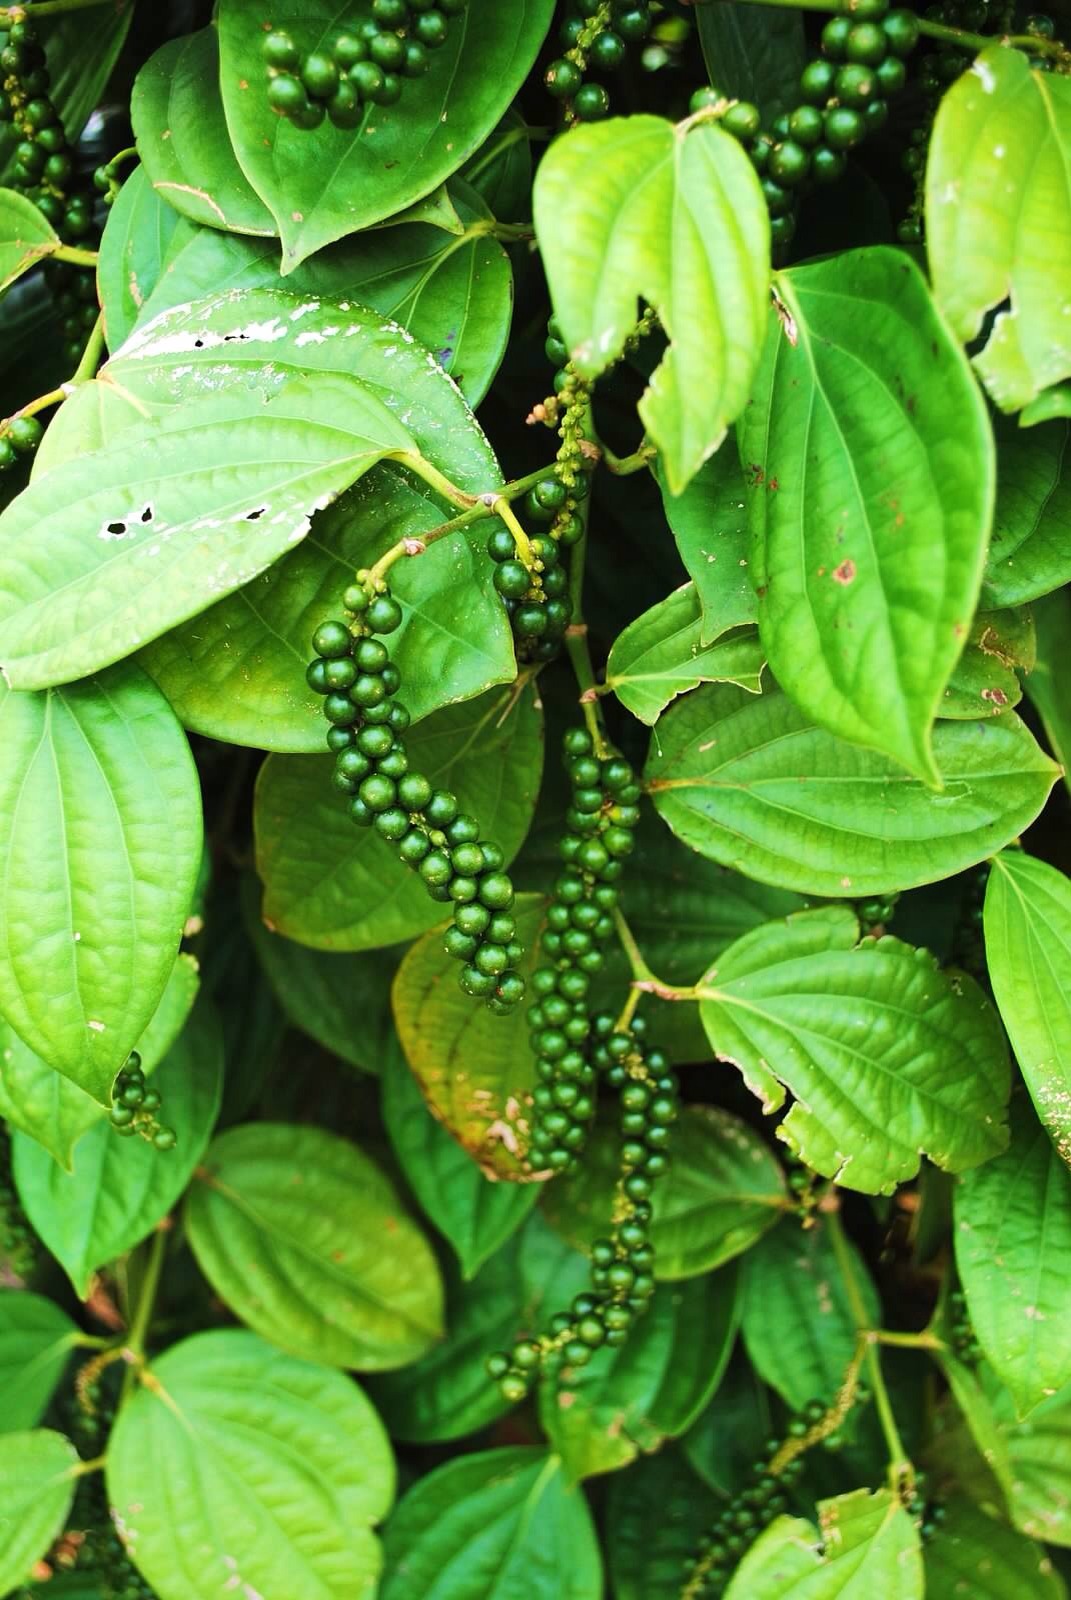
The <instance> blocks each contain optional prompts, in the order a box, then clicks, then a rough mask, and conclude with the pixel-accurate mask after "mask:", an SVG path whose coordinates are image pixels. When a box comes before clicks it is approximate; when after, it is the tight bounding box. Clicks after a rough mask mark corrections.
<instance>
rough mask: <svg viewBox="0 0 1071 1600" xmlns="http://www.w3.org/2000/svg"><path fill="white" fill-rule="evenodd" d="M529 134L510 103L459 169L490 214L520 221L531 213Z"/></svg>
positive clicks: (523, 121) (526, 125) (522, 119)
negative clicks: (480, 143)
mask: <svg viewBox="0 0 1071 1600" xmlns="http://www.w3.org/2000/svg"><path fill="white" fill-rule="evenodd" d="M531 138H532V135H531V133H530V131H529V128H528V124H527V123H526V122H525V120H524V118H523V117H522V116H521V114H520V112H519V111H517V110H515V109H514V108H513V107H512V106H511V107H510V108H509V110H508V111H507V112H506V114H505V116H504V117H503V118H502V121H501V122H500V123H499V124H498V126H497V128H493V129H492V130H491V132H490V133H489V134H488V136H487V139H486V140H485V141H484V143H483V144H482V145H481V146H480V148H479V149H478V150H476V151H474V153H473V154H472V155H471V156H470V157H469V159H468V160H467V161H466V162H465V165H464V166H463V167H462V168H461V176H462V177H463V178H464V179H465V181H466V183H470V184H471V185H472V187H473V188H474V189H475V190H476V192H477V193H478V194H479V195H480V196H481V197H482V198H483V200H484V202H485V204H486V205H487V206H488V207H489V208H490V211H491V214H492V216H495V217H498V218H500V219H502V220H505V221H512V222H520V221H523V220H527V218H529V217H530V216H531V215H532V145H531Z"/></svg>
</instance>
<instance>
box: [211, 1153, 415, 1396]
mask: <svg viewBox="0 0 1071 1600" xmlns="http://www.w3.org/2000/svg"><path fill="white" fill-rule="evenodd" d="M196 1177H197V1182H196V1183H195V1184H194V1186H193V1188H192V1189H191V1190H190V1195H189V1199H188V1202H187V1207H186V1227H187V1231H188V1234H189V1240H190V1245H191V1247H192V1249H193V1252H194V1255H195V1256H196V1257H197V1261H198V1264H199V1266H200V1268H201V1270H202V1272H203V1273H204V1274H205V1277H206V1278H207V1279H208V1281H209V1282H210V1283H211V1285H212V1287H213V1289H214V1290H215V1291H216V1293H217V1294H218V1295H219V1296H220V1297H221V1298H222V1299H223V1300H224V1301H226V1302H227V1304H228V1305H230V1306H231V1308H232V1309H233V1311H234V1312H235V1314H236V1315H237V1316H239V1317H241V1319H242V1321H243V1322H246V1323H248V1324H249V1326H250V1327H251V1328H253V1329H254V1330H255V1331H256V1332H257V1333H261V1334H263V1335H264V1337H265V1338H267V1339H271V1340H272V1341H273V1343H275V1344H278V1345H280V1346H281V1347H282V1348H283V1349H285V1350H289V1351H291V1352H292V1353H293V1354H294V1355H299V1356H305V1357H307V1358H308V1359H309V1360H310V1361H323V1362H326V1363H327V1364H328V1365H331V1366H339V1367H356V1368H359V1369H363V1370H365V1371H369V1372H374V1371H380V1370H384V1369H386V1368H389V1367H401V1366H404V1365H405V1364H406V1363H407V1362H409V1361H414V1360H415V1359H416V1358H417V1357H418V1356H420V1355H422V1354H423V1353H424V1351H425V1350H427V1349H428V1347H429V1346H430V1345H431V1344H433V1343H434V1342H435V1340H436V1339H438V1338H439V1337H440V1336H441V1334H442V1282H441V1280H440V1277H439V1268H438V1266H437V1264H436V1261H435V1257H434V1255H433V1254H432V1251H431V1247H430V1245H429V1244H428V1242H427V1240H426V1239H425V1237H424V1235H423V1233H422V1232H421V1230H420V1229H419V1227H418V1226H417V1224H416V1223H415V1222H413V1221H412V1220H411V1218H409V1217H408V1216H407V1215H406V1214H405V1208H404V1206H403V1205H402V1203H401V1198H400V1196H399V1195H398V1192H397V1190H396V1189H395V1187H394V1185H393V1184H392V1183H391V1181H390V1179H389V1178H387V1177H386V1176H384V1174H383V1173H382V1172H381V1171H380V1169H379V1168H378V1167H377V1166H376V1164H375V1163H374V1162H373V1161H372V1160H370V1158H369V1157H368V1156H366V1155H365V1154H364V1152H363V1151H361V1150H359V1149H358V1148H357V1146H356V1145H353V1144H350V1143H349V1142H348V1141H347V1140H345V1139H339V1138H337V1137H336V1136H335V1135H334V1134H331V1133H326V1132H324V1131H323V1130H322V1129H320V1128H311V1127H310V1128H302V1127H289V1126H286V1125H284V1124H282V1123H269V1122H258V1123H250V1124H248V1125H247V1126H245V1127H240V1128H231V1129H230V1130H229V1131H228V1132H227V1133H224V1134H222V1135H221V1136H220V1137H219V1138H218V1139H216V1140H215V1141H214V1143H213V1144H212V1146H211V1147H210V1149H209V1151H208V1154H207V1155H206V1156H205V1158H204V1161H203V1163H202V1165H201V1167H200V1168H199V1169H198V1172H197V1174H196Z"/></svg>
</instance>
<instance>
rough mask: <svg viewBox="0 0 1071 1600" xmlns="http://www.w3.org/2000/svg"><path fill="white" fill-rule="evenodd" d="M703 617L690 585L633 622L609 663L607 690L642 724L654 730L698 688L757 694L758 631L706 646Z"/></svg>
mask: <svg viewBox="0 0 1071 1600" xmlns="http://www.w3.org/2000/svg"><path fill="white" fill-rule="evenodd" d="M702 632H703V612H702V608H701V606H700V604H699V596H698V593H697V591H696V587H695V584H694V583H686V584H684V585H683V586H682V587H681V588H680V589H678V590H676V591H675V593H673V594H671V595H669V596H668V598H667V599H665V600H659V601H658V602H657V604H655V605H653V606H652V607H651V609H650V610H649V611H645V612H644V613H643V616H642V617H637V618H636V620H635V622H631V623H630V624H629V626H628V627H627V628H626V629H625V631H624V633H622V634H619V635H618V637H617V639H615V641H614V644H613V648H612V649H611V651H610V657H609V660H608V661H607V663H606V683H607V687H608V688H611V689H613V691H614V693H615V694H616V696H617V698H618V699H619V700H620V701H621V704H622V705H623V706H626V707H627V709H628V710H629V711H631V712H632V715H633V716H634V717H638V718H639V720H640V721H641V722H646V723H647V724H648V725H649V726H653V724H654V723H656V722H657V721H658V718H659V716H660V715H661V713H662V712H663V711H664V710H665V708H666V706H668V705H669V702H670V701H671V700H673V699H675V698H676V696H677V695H679V694H686V693H687V692H688V690H689V689H694V688H695V687H696V685H697V684H700V683H735V684H738V685H739V686H740V688H741V689H750V690H751V691H752V692H753V693H757V692H758V688H759V675H760V673H761V672H762V668H763V663H764V660H765V657H764V656H763V653H762V646H761V645H760V643H759V639H758V635H757V634H756V633H755V631H754V629H752V628H747V629H741V630H740V631H739V632H736V633H730V634H728V635H726V636H724V637H722V638H720V639H718V640H717V641H716V642H715V643H714V644H710V645H706V646H703V644H702V643H701V639H702Z"/></svg>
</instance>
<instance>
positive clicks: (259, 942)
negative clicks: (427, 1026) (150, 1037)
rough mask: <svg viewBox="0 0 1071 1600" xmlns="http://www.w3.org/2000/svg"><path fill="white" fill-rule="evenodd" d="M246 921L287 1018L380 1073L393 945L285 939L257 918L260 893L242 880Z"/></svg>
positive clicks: (388, 1035)
mask: <svg viewBox="0 0 1071 1600" xmlns="http://www.w3.org/2000/svg"><path fill="white" fill-rule="evenodd" d="M242 898H243V901H244V904H245V911H246V925H247V926H248V928H249V933H250V937H251V938H252V940H253V945H254V948H255V949H256V952H257V955H258V956H259V958H260V962H261V965H262V966H263V968H264V970H265V972H266V973H267V974H268V978H269V981H270V982H271V986H272V988H273V989H274V990H275V993H276V996H277V997H278V1000H279V1004H280V1005H281V1006H282V1008H283V1010H284V1012H285V1013H286V1016H287V1018H288V1020H289V1021H290V1022H291V1023H292V1024H293V1026H294V1027H295V1028H300V1029H301V1031H302V1033H307V1034H308V1036H309V1038H310V1039H315V1040H316V1042H317V1044H322V1045H323V1047H324V1049H325V1050H330V1051H331V1052H332V1054H334V1055H336V1056H340V1057H341V1058H342V1060H343V1061H348V1062H349V1064H350V1066H351V1067H357V1068H359V1069H360V1071H362V1072H370V1073H373V1074H375V1075H377V1076H378V1074H379V1073H380V1071H381V1070H382V1066H383V1061H384V1057H385V1056H386V1053H387V1051H388V1050H389V1048H390V1045H391V1041H392V1039H393V1031H394V1030H393V1024H392V1021H391V1013H390V986H391V980H392V979H393V977H394V973H395V970H396V969H397V966H398V952H397V951H396V950H384V951H379V950H370V951H366V952H365V953H363V954H361V955H350V954H346V955H339V954H335V953H333V952H329V951H321V950H310V949H309V948H308V946H307V945H301V944H295V942H294V941H293V940H292V939H284V938H283V937H282V935H281V934H278V933H275V932H274V931H273V930H272V929H270V928H269V927H267V925H266V924H265V923H263V922H262V921H261V919H260V914H259V913H260V893H259V889H258V886H257V883H256V880H255V879H254V878H252V877H249V878H247V879H246V881H245V883H244V884H243V895H242Z"/></svg>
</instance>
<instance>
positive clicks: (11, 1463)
mask: <svg viewBox="0 0 1071 1600" xmlns="http://www.w3.org/2000/svg"><path fill="white" fill-rule="evenodd" d="M3 1440H4V1443H3V1449H2V1450H0V1594H10V1592H11V1590H12V1589H14V1588H15V1586H16V1585H17V1584H19V1583H21V1582H22V1580H23V1579H24V1578H28V1577H29V1575H30V1572H31V1570H32V1568H33V1567H34V1566H35V1565H36V1563H37V1562H38V1561H40V1559H41V1557H42V1556H43V1555H45V1554H46V1552H47V1550H48V1547H49V1545H50V1544H51V1543H52V1541H53V1539H56V1538H58V1537H59V1535H60V1533H62V1531H63V1526H64V1523H65V1522H66V1520H67V1513H68V1511H69V1510H70V1507H71V1501H72V1499H73V1498H74V1480H75V1472H76V1470H77V1467H78V1464H79V1463H78V1452H77V1451H76V1450H75V1448H74V1445H73V1444H72V1443H71V1441H70V1440H69V1439H65V1438H64V1437H63V1435H62V1433H53V1432H52V1430H51V1429H49V1428H35V1429H33V1430H32V1431H31V1432H26V1433H7V1434H4V1436H3Z"/></svg>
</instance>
